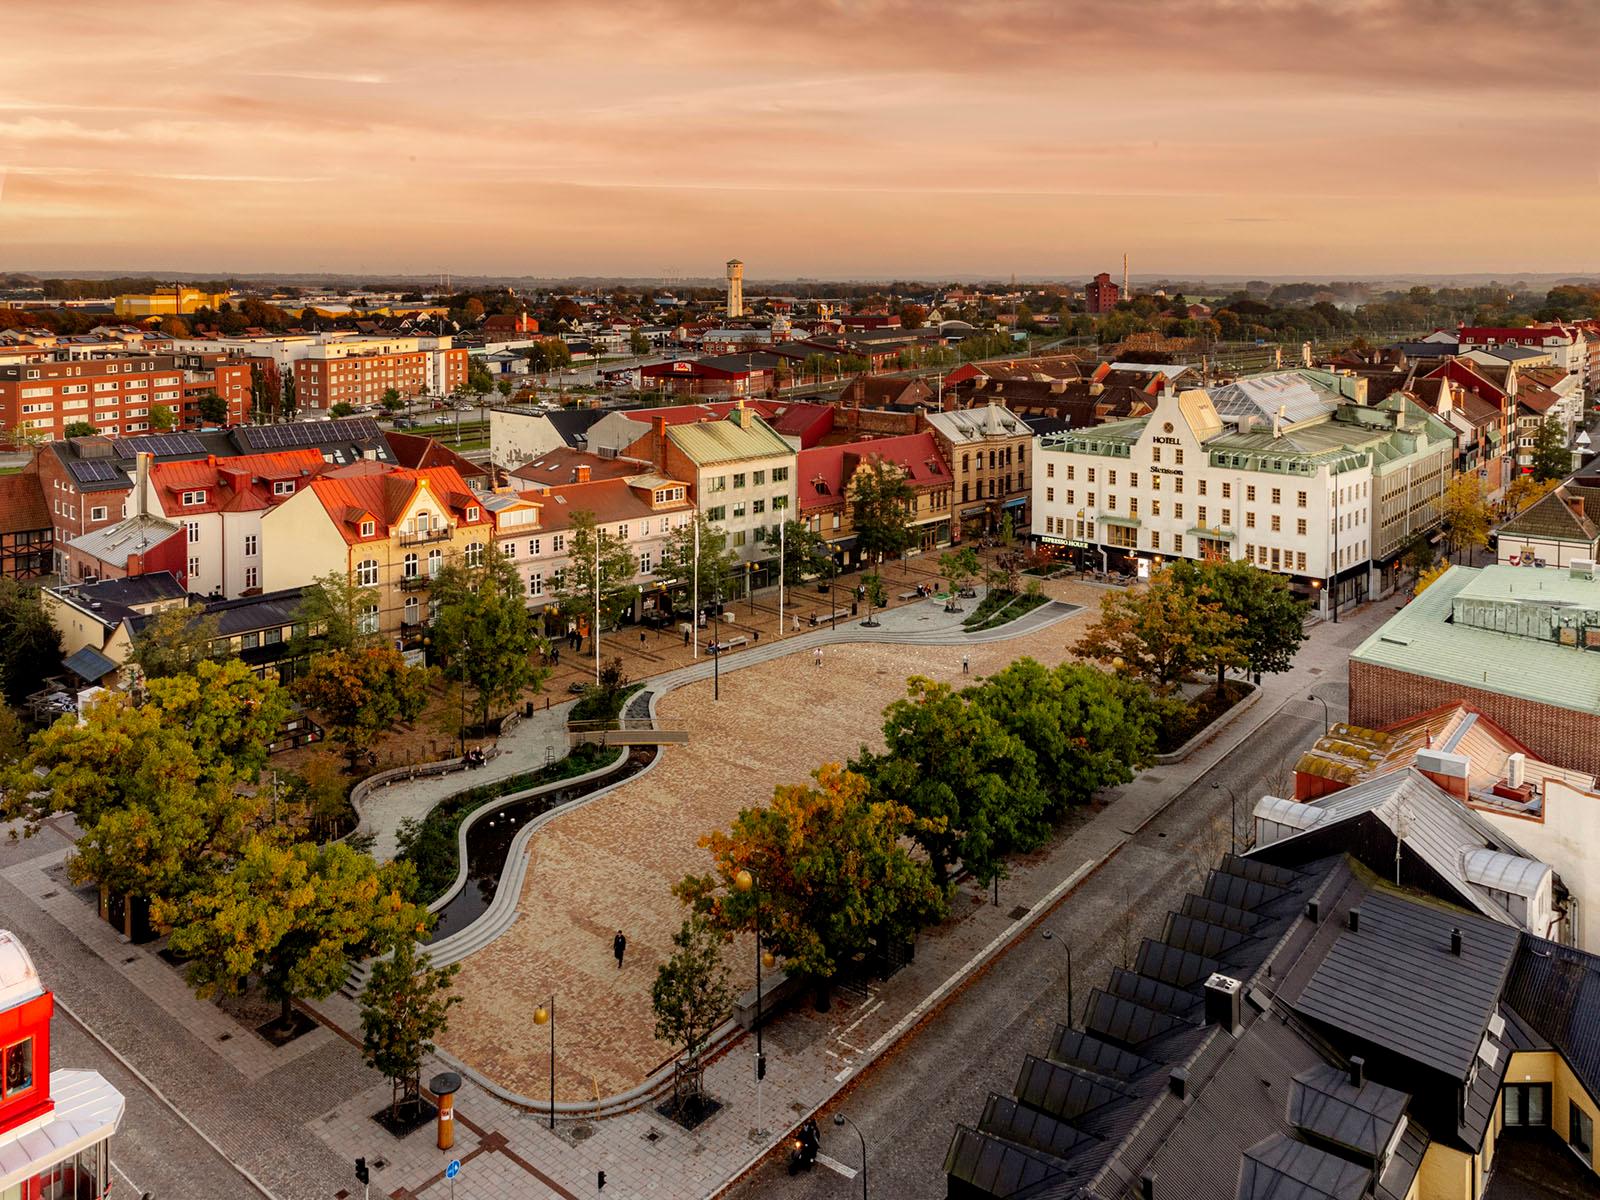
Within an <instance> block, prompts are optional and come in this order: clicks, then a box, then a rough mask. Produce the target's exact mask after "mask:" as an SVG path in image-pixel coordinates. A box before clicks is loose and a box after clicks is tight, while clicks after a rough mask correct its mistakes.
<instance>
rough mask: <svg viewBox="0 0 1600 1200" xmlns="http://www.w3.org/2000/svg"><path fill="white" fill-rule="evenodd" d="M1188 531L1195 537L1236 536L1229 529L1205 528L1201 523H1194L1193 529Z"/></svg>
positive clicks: (1218, 537)
mask: <svg viewBox="0 0 1600 1200" xmlns="http://www.w3.org/2000/svg"><path fill="white" fill-rule="evenodd" d="M1189 532H1190V533H1192V534H1193V535H1194V536H1195V537H1202V538H1217V539H1218V540H1221V539H1223V538H1232V537H1234V536H1236V535H1235V534H1234V532H1233V530H1231V529H1207V528H1205V527H1204V526H1203V525H1196V526H1195V527H1194V528H1193V529H1191V530H1189Z"/></svg>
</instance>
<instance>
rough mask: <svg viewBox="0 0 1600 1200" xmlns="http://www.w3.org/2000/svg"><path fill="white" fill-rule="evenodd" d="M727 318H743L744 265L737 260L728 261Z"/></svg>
mask: <svg viewBox="0 0 1600 1200" xmlns="http://www.w3.org/2000/svg"><path fill="white" fill-rule="evenodd" d="M728 316H729V317H742V316H744V264H743V263H742V262H740V261H739V260H738V259H737V258H730V259H729V260H728Z"/></svg>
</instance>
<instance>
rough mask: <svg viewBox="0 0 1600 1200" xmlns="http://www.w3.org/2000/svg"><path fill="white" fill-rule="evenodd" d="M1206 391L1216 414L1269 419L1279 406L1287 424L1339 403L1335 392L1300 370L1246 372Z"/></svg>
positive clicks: (1322, 413) (1319, 414)
mask: <svg viewBox="0 0 1600 1200" xmlns="http://www.w3.org/2000/svg"><path fill="white" fill-rule="evenodd" d="M1208 394H1209V395H1210V396H1211V403H1212V406H1213V407H1215V408H1216V410H1217V415H1218V416H1221V417H1223V418H1228V417H1233V418H1236V419H1237V418H1239V417H1261V418H1263V419H1265V420H1267V421H1271V420H1272V419H1273V418H1274V417H1276V416H1277V414H1278V409H1279V408H1280V407H1282V408H1283V409H1284V417H1283V419H1284V420H1285V421H1286V422H1288V423H1289V424H1291V425H1292V424H1294V423H1296V422H1298V421H1309V420H1311V419H1312V418H1314V417H1323V416H1327V415H1328V414H1329V413H1331V412H1332V411H1333V410H1334V409H1335V408H1337V407H1338V406H1339V394H1338V393H1337V392H1336V391H1330V390H1329V389H1328V388H1326V387H1324V386H1322V385H1321V384H1320V383H1319V382H1318V381H1317V380H1316V379H1315V377H1314V376H1313V375H1312V374H1311V373H1310V372H1304V371H1277V372H1273V373H1272V374H1270V375H1249V376H1246V377H1245V378H1243V379H1238V380H1235V381H1234V382H1233V383H1229V384H1224V385H1223V386H1221V387H1215V388H1211V389H1210V390H1209V393H1208Z"/></svg>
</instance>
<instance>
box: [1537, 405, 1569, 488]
mask: <svg viewBox="0 0 1600 1200" xmlns="http://www.w3.org/2000/svg"><path fill="white" fill-rule="evenodd" d="M1570 474H1572V451H1571V450H1569V449H1567V431H1566V430H1565V429H1564V428H1562V425H1561V422H1559V421H1557V420H1556V419H1555V418H1554V417H1547V418H1546V419H1545V421H1544V423H1543V424H1541V425H1540V426H1539V432H1538V433H1537V434H1536V435H1535V436H1534V439H1533V477H1534V478H1535V479H1537V480H1540V481H1541V482H1542V481H1544V480H1547V479H1565V478H1566V477H1567V476H1568V475H1570Z"/></svg>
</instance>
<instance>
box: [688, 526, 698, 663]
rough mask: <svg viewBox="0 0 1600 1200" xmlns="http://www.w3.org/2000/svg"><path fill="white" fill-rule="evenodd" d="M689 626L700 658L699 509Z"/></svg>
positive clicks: (695, 649) (695, 531)
mask: <svg viewBox="0 0 1600 1200" xmlns="http://www.w3.org/2000/svg"><path fill="white" fill-rule="evenodd" d="M689 628H690V629H692V630H694V657H695V659H696V661H698V660H699V658H700V510H699V509H698V508H697V509H695V510H694V611H693V612H692V613H690V614H689Z"/></svg>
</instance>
